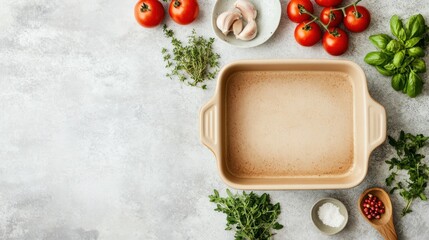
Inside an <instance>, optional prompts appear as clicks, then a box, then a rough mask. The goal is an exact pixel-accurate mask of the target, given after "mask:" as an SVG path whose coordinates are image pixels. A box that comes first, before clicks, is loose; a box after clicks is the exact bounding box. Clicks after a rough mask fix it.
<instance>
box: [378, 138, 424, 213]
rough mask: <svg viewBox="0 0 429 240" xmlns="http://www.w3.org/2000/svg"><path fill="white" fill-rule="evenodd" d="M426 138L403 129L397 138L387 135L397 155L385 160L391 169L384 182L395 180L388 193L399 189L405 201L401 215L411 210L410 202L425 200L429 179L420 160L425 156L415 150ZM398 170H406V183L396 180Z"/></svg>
mask: <svg viewBox="0 0 429 240" xmlns="http://www.w3.org/2000/svg"><path fill="white" fill-rule="evenodd" d="M428 139H429V137H425V136H423V135H422V134H419V135H416V136H414V135H412V134H410V133H404V131H401V133H400V135H399V138H398V139H397V140H395V139H394V138H392V137H390V136H389V144H390V145H391V146H393V147H395V150H396V153H397V155H398V157H397V158H392V159H391V160H387V161H386V163H387V164H389V165H390V167H389V170H390V171H391V173H390V175H389V177H387V178H386V184H387V186H392V185H393V183H394V182H396V184H395V187H393V188H392V189H391V190H390V193H393V192H394V191H395V190H399V194H400V195H401V196H402V198H404V200H405V201H406V202H407V204H406V206H405V207H404V209H403V210H402V216H404V215H406V214H407V213H410V212H412V210H411V204H412V202H413V201H414V200H415V199H417V198H420V199H421V200H423V201H426V200H427V197H426V195H425V189H426V187H427V182H428V179H429V167H428V166H427V165H426V164H425V163H423V162H422V160H423V159H424V158H425V156H424V155H422V154H419V153H417V152H418V150H419V149H421V148H422V147H423V146H425V144H426V141H427V140H428ZM399 171H406V172H407V174H408V179H407V180H406V181H405V182H406V185H405V184H404V183H403V182H402V181H397V180H396V176H397V175H398V172H399Z"/></svg>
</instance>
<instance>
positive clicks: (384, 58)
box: [364, 52, 390, 66]
mask: <svg viewBox="0 0 429 240" xmlns="http://www.w3.org/2000/svg"><path fill="white" fill-rule="evenodd" d="M389 59H390V57H389V56H388V55H387V54H385V53H383V52H370V53H368V54H367V55H366V56H365V59H364V60H365V62H366V63H368V64H370V65H373V66H379V65H383V64H385V63H386V62H388V61H389Z"/></svg>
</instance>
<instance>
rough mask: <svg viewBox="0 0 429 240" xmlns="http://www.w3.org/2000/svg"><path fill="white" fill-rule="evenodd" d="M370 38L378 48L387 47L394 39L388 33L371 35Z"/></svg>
mask: <svg viewBox="0 0 429 240" xmlns="http://www.w3.org/2000/svg"><path fill="white" fill-rule="evenodd" d="M369 40H370V41H371V42H372V44H374V46H375V47H377V48H378V49H386V46H387V44H388V43H389V42H390V41H391V40H392V38H391V37H389V36H388V35H387V34H377V35H371V36H369Z"/></svg>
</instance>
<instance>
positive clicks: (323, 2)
mask: <svg viewBox="0 0 429 240" xmlns="http://www.w3.org/2000/svg"><path fill="white" fill-rule="evenodd" d="M342 1H343V0H316V3H317V5H319V6H322V7H335V6H338V5H340V4H341V2H342Z"/></svg>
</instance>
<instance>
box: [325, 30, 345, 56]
mask: <svg viewBox="0 0 429 240" xmlns="http://www.w3.org/2000/svg"><path fill="white" fill-rule="evenodd" d="M323 48H324V49H325V51H326V52H327V53H329V54H331V55H334V56H339V55H341V54H343V53H345V52H346V51H347V49H348V48H349V37H348V36H347V33H346V32H345V31H344V30H342V29H341V28H329V32H328V31H326V32H325V34H324V35H323Z"/></svg>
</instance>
